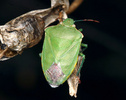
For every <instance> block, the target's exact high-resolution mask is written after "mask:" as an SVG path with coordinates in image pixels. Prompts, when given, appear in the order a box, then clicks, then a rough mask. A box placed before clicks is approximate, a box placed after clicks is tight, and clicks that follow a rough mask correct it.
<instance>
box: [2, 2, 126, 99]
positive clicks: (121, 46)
mask: <svg viewBox="0 0 126 100" xmlns="http://www.w3.org/2000/svg"><path fill="white" fill-rule="evenodd" d="M70 2H72V0H70ZM49 7H50V0H4V1H0V24H1V25H3V24H5V23H6V22H8V21H10V20H11V19H13V18H15V17H17V16H19V15H21V14H24V13H26V12H28V11H31V10H36V9H45V8H49ZM69 17H70V18H73V19H85V18H87V19H96V20H99V21H100V24H98V23H94V22H78V23H76V26H77V28H83V32H82V33H83V34H84V35H85V37H84V39H83V42H84V43H87V44H88V49H86V51H85V52H84V53H85V55H86V60H85V63H84V66H83V68H82V71H81V84H80V85H79V88H78V97H77V99H76V100H126V45H125V43H126V39H125V36H126V35H125V34H126V31H125V26H126V25H125V24H126V23H125V22H126V21H125V20H126V2H125V0H108V1H107V0H84V2H83V3H82V4H81V5H80V7H78V9H76V10H75V11H74V12H73V13H72V14H70V15H69ZM42 40H43V39H42ZM41 50H42V41H41V42H40V43H39V44H38V45H36V46H34V47H32V48H30V49H27V50H25V51H24V52H23V53H22V55H18V56H16V57H14V58H12V59H9V60H7V61H4V62H0V100H50V99H52V100H68V99H69V100H75V98H74V97H70V96H69V93H68V85H67V83H66V82H65V83H64V84H63V85H61V86H59V87H58V88H56V89H53V88H51V87H50V86H49V85H48V83H47V82H46V80H45V78H44V76H43V72H42V70H41V62H40V57H39V53H40V52H41Z"/></svg>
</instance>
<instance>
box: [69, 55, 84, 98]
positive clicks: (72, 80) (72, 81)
mask: <svg viewBox="0 0 126 100" xmlns="http://www.w3.org/2000/svg"><path fill="white" fill-rule="evenodd" d="M82 59H83V57H81V56H78V61H77V65H76V67H75V69H74V71H73V73H72V74H71V75H70V77H69V78H68V80H67V83H68V85H69V94H70V96H74V97H75V98H76V97H77V89H78V84H79V82H80V73H79V75H77V72H78V70H79V68H80V65H81V63H82Z"/></svg>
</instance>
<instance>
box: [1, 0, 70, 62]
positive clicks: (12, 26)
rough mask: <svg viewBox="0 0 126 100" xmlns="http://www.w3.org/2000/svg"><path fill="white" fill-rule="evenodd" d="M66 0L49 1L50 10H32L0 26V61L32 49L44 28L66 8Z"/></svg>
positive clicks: (67, 2)
mask: <svg viewBox="0 0 126 100" xmlns="http://www.w3.org/2000/svg"><path fill="white" fill-rule="evenodd" d="M68 4H69V1H68V0H51V8H48V9H43V10H34V11H31V12H28V13H26V14H23V15H21V16H19V17H17V18H15V19H13V20H11V21H9V22H8V23H6V24H5V25H3V26H0V61H3V60H7V59H9V58H11V57H14V56H15V55H17V54H20V53H22V52H23V50H24V49H26V48H30V47H33V46H34V45H36V44H37V43H38V42H39V41H40V40H41V38H42V35H43V32H44V28H45V27H46V26H48V25H49V24H50V23H52V22H54V21H56V20H57V19H58V17H59V13H60V12H63V14H64V16H66V14H65V11H66V8H68V6H69V5H68Z"/></svg>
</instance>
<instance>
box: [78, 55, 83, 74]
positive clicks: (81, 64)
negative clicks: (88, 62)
mask: <svg viewBox="0 0 126 100" xmlns="http://www.w3.org/2000/svg"><path fill="white" fill-rule="evenodd" d="M79 57H80V58H81V59H82V60H81V62H80V66H79V69H78V71H77V76H79V74H80V71H81V68H82V66H83V63H84V60H85V55H84V54H83V53H80V54H79Z"/></svg>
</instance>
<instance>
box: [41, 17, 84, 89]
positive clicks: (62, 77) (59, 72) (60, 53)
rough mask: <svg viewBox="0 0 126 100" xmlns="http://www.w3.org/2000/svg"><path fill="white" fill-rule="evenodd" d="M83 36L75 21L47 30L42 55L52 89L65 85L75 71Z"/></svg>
mask: <svg viewBox="0 0 126 100" xmlns="http://www.w3.org/2000/svg"><path fill="white" fill-rule="evenodd" d="M82 38H83V34H82V33H81V32H80V31H79V30H77V29H76V28H75V25H74V21H73V19H70V18H67V19H66V20H64V21H63V23H61V24H58V25H56V26H51V27H48V28H46V29H45V39H44V44H43V51H42V54H41V62H42V69H43V72H44V75H45V78H46V80H47V81H48V83H49V84H50V85H51V87H58V86H59V85H60V84H62V83H64V82H65V81H66V80H67V79H68V78H69V76H70V75H71V74H72V72H73V70H74V69H75V66H76V63H77V59H78V55H79V50H80V46H81V41H82Z"/></svg>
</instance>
